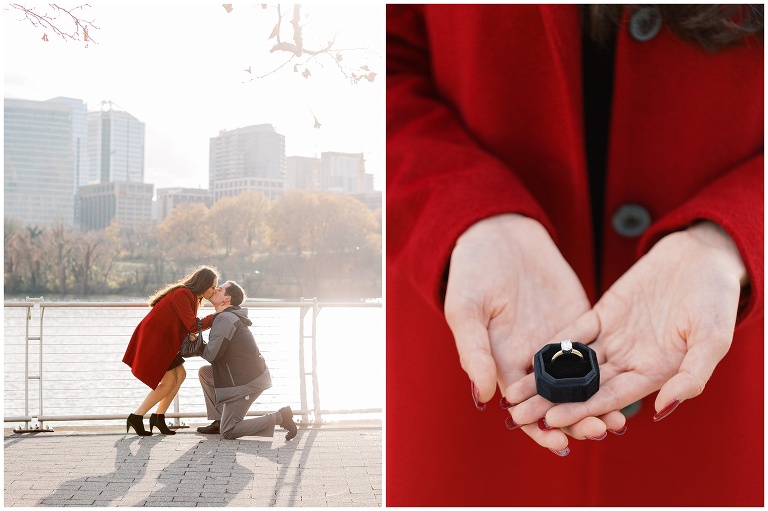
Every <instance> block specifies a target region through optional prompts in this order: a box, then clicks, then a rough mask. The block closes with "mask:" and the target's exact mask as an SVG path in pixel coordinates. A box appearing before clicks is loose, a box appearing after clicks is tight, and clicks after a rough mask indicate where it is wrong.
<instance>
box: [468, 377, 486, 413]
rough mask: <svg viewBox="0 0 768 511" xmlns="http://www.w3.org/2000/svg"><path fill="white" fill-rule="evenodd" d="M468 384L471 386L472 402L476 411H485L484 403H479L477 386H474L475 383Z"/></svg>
mask: <svg viewBox="0 0 768 511" xmlns="http://www.w3.org/2000/svg"><path fill="white" fill-rule="evenodd" d="M470 383H471V384H472V400H473V401H474V402H475V406H476V407H477V409H478V410H480V411H481V412H482V411H483V410H485V403H483V402H482V401H480V390H478V388H477V385H475V382H473V381H472V380H470Z"/></svg>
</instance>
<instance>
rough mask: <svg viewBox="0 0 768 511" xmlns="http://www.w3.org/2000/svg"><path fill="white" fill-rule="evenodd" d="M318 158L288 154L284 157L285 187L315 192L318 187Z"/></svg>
mask: <svg viewBox="0 0 768 511" xmlns="http://www.w3.org/2000/svg"><path fill="white" fill-rule="evenodd" d="M320 162H321V160H320V158H310V157H307V156H288V157H287V158H286V169H285V188H286V189H288V190H304V191H307V192H316V191H318V190H319V189H320V187H319V184H318V179H319V178H320Z"/></svg>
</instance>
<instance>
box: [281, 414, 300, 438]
mask: <svg viewBox="0 0 768 511" xmlns="http://www.w3.org/2000/svg"><path fill="white" fill-rule="evenodd" d="M278 411H279V412H280V415H281V416H282V417H283V420H282V422H280V426H281V427H283V428H285V429H287V430H288V433H286V434H285V439H286V440H290V439H291V438H293V437H295V436H296V433H298V432H299V428H297V427H296V423H295V422H293V410H291V407H290V406H284V407H282V408H280V410H278Z"/></svg>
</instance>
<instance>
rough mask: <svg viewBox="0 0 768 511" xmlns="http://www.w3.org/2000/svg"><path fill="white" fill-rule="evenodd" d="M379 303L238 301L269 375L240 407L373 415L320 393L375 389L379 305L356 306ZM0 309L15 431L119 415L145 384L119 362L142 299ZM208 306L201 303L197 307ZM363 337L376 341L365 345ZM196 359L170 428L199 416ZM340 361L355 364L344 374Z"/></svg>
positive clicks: (307, 414)
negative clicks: (265, 385) (254, 397)
mask: <svg viewBox="0 0 768 511" xmlns="http://www.w3.org/2000/svg"><path fill="white" fill-rule="evenodd" d="M381 306H382V305H381V303H380V301H365V302H363V301H361V302H320V301H318V300H317V299H301V300H299V301H297V302H279V301H268V302H267V301H250V300H249V301H246V302H245V303H244V304H243V307H246V308H248V309H249V316H250V318H251V320H252V321H253V325H252V326H251V327H250V328H251V330H252V331H253V333H254V336H255V338H256V340H257V343H258V344H259V348H260V350H261V351H262V353H263V354H264V357H265V359H266V360H267V364H268V366H269V368H270V373H271V374H272V380H273V388H272V389H270V390H268V391H266V392H265V393H264V394H262V396H260V398H259V400H258V401H257V404H255V405H254V406H253V407H252V409H251V410H250V411H249V413H248V415H262V414H264V413H269V412H271V411H274V410H276V409H277V408H279V407H280V406H284V405H285V404H289V405H290V406H291V407H292V408H293V409H294V413H295V415H299V416H301V420H302V422H304V421H306V422H322V421H324V420H325V418H327V417H352V416H353V415H354V416H355V417H373V415H376V414H378V415H381V413H382V408H381V407H380V405H379V406H373V407H367V406H365V403H364V401H359V400H358V401H354V400H353V401H354V403H353V405H352V406H349V403H342V404H341V405H339V402H340V401H339V400H338V399H332V400H330V401H333V402H332V404H331V406H330V407H329V406H328V405H327V404H325V405H324V402H323V401H322V400H321V392H320V391H321V388H323V386H324V385H326V387H327V388H332V387H338V386H339V385H342V386H343V385H348V386H349V387H348V388H349V390H350V391H352V390H358V391H362V392H361V394H362V395H365V394H366V390H365V387H366V386H369V387H370V388H371V389H372V390H371V391H370V392H367V394H368V395H371V394H373V395H377V394H378V393H379V392H380V390H382V389H383V369H382V368H383V324H382V323H383V320H382V318H381V316H382V315H381V313H380V311H379V312H378V314H377V315H376V316H375V318H374V319H373V320H372V319H371V318H370V317H365V313H362V311H361V313H362V317H358V316H360V314H355V312H357V311H358V310H360V309H371V308H379V309H380V308H381ZM4 309H5V310H4V313H5V314H4V316H5V322H4V345H5V346H4V349H5V375H4V376H5V396H4V403H5V405H4V409H5V416H4V421H5V422H6V423H9V422H10V423H21V424H23V426H21V427H18V428H16V429H15V431H18V432H37V431H47V430H50V426H49V425H48V424H46V423H49V422H56V421H76V422H78V423H79V422H80V421H112V420H118V419H125V417H127V415H128V413H130V412H132V411H133V410H134V409H135V408H136V406H138V404H139V403H140V402H141V401H142V400H143V398H144V397H145V396H146V394H147V392H148V391H149V389H148V387H146V386H145V385H144V384H142V383H141V382H139V381H138V380H136V379H135V378H134V377H133V375H132V374H131V373H130V368H128V366H126V365H125V364H123V363H122V356H123V353H124V351H125V348H126V346H127V343H128V340H129V339H130V337H131V334H132V332H133V329H134V328H135V327H136V325H137V324H138V323H139V321H141V319H142V318H143V317H144V315H146V314H147V313H148V312H149V310H150V309H149V308H148V307H147V305H146V303H134V302H46V301H45V300H44V299H43V298H27V300H26V301H20V302H5V303H4ZM323 310H329V311H333V312H329V313H326V314H325V316H328V318H326V319H328V322H326V323H323V322H322V319H323V316H324V315H321V314H320V313H321V311H323ZM212 312H213V310H212V309H209V310H205V308H203V309H201V310H200V311H199V312H198V316H200V317H203V316H205V315H206V314H209V313H212ZM369 313H370V311H369ZM331 321H333V322H335V324H334V325H331V323H330V322H331ZM320 323H323V324H322V326H320ZM379 325H380V326H379ZM355 328H358V329H359V331H357V332H355V331H354V329H355ZM371 328H373V329H375V330H376V331H374V332H371V330H370V329H371ZM319 329H320V333H319V332H318V330H319ZM323 329H325V330H326V331H323ZM329 329H332V330H334V333H332V334H331V333H330V332H328V331H327V330H329ZM339 329H341V330H342V331H344V332H345V333H346V334H348V335H351V336H353V337H354V339H352V340H351V342H350V341H347V344H346V345H344V346H341V347H339V346H335V345H336V344H339V343H340V342H342V341H339V342H336V341H337V340H340V339H341V338H342V337H343V335H342V334H341V333H340V331H339ZM350 329H351V330H352V331H350ZM366 329H368V331H367V332H366V331H365V330H366ZM323 333H325V334H326V335H323ZM205 337H206V338H207V333H206V335H205ZM330 337H332V338H330ZM371 338H374V339H376V338H379V339H381V341H380V342H373V343H370V345H368V346H367V341H368V340H370V339H371ZM321 339H322V342H320V341H321ZM334 350H337V351H338V350H341V352H337V353H333V351H334ZM204 364H207V361H205V360H203V359H201V358H199V357H195V358H189V359H186V363H185V368H186V371H187V378H186V380H185V381H184V384H183V385H182V387H181V390H180V391H179V394H178V395H177V396H176V399H175V400H174V402H173V405H172V407H171V408H170V409H169V410H168V412H166V418H168V419H172V420H173V421H174V424H173V425H174V426H175V427H186V424H185V423H184V422H182V421H181V419H189V418H196V417H205V416H206V411H205V404H204V398H203V396H202V390H201V388H200V384H199V382H198V379H197V370H198V369H199V368H200V367H201V366H202V365H204ZM347 370H349V371H355V370H358V371H362V373H350V375H349V376H348V377H346V378H345V375H344V374H343V373H344V371H347ZM378 370H382V373H381V374H379V373H378V372H377V371H378ZM340 373H341V374H340ZM344 380H346V381H344ZM361 380H362V381H361ZM340 381H341V383H339V382H340ZM345 392H346V391H345ZM381 393H382V394H383V392H381ZM342 401H343V400H342ZM375 401H376V400H375V399H374V402H375ZM97 412H98V413H97ZM35 422H36V423H35Z"/></svg>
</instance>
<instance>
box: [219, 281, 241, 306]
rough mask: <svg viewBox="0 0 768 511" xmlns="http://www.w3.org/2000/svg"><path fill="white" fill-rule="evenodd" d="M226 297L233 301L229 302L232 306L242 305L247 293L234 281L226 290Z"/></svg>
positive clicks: (230, 282)
mask: <svg viewBox="0 0 768 511" xmlns="http://www.w3.org/2000/svg"><path fill="white" fill-rule="evenodd" d="M224 296H229V297H231V298H232V299H231V300H230V301H229V303H231V304H232V305H235V306H237V305H240V304H241V303H243V302H244V301H245V291H243V288H242V287H240V286H239V285H238V283H237V282H235V281H234V280H230V281H229V285H228V286H227V287H225V288H224Z"/></svg>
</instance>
